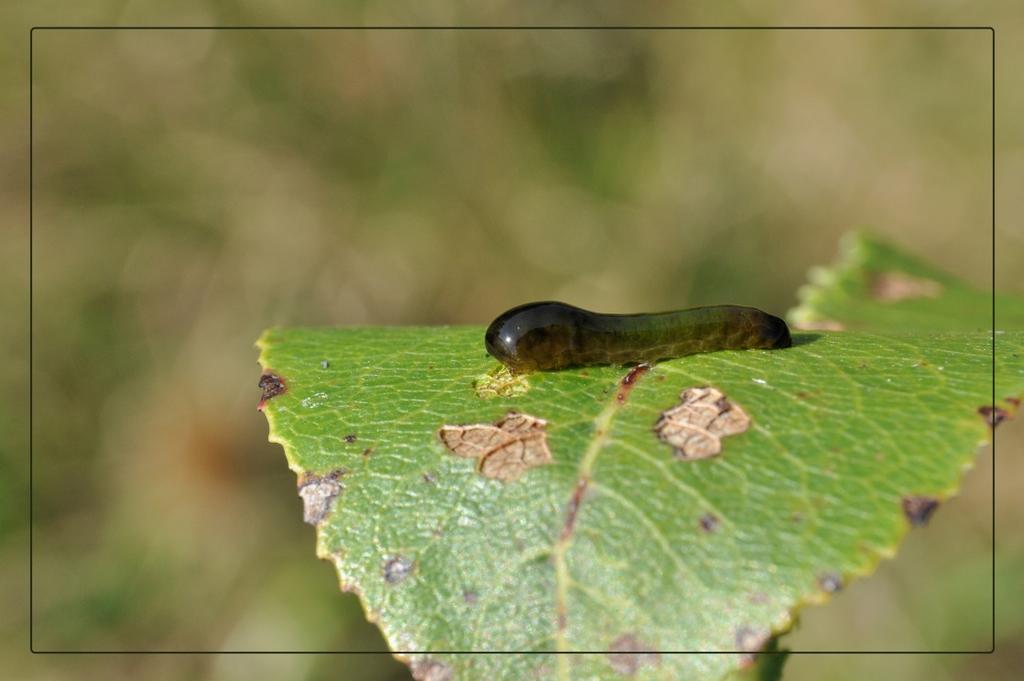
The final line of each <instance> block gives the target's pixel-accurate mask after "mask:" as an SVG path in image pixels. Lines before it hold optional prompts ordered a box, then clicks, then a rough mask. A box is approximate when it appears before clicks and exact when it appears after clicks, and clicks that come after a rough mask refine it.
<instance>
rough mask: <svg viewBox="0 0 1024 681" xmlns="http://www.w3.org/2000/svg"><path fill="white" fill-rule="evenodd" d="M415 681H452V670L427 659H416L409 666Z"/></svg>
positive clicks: (443, 664) (436, 661)
mask: <svg viewBox="0 0 1024 681" xmlns="http://www.w3.org/2000/svg"><path fill="white" fill-rule="evenodd" d="M409 667H410V669H411V671H412V678H414V679H416V681H452V679H453V678H454V677H453V676H452V668H451V667H449V666H448V665H446V664H445V663H444V662H439V661H438V660H432V659H430V658H429V657H418V658H416V659H415V660H413V661H412V664H411V665H409Z"/></svg>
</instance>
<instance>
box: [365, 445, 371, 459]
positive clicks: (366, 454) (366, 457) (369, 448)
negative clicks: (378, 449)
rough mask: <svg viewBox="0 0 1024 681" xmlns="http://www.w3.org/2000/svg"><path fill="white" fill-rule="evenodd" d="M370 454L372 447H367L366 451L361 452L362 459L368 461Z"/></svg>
mask: <svg viewBox="0 0 1024 681" xmlns="http://www.w3.org/2000/svg"><path fill="white" fill-rule="evenodd" d="M371 454H373V447H367V448H366V449H364V450H363V458H364V459H369V458H370V455H371Z"/></svg>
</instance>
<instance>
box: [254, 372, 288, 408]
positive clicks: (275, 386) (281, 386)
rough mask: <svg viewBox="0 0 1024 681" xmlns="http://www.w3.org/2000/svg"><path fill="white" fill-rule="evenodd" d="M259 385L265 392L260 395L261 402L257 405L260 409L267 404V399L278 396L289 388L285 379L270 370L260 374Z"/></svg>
mask: <svg viewBox="0 0 1024 681" xmlns="http://www.w3.org/2000/svg"><path fill="white" fill-rule="evenodd" d="M257 385H258V386H259V388H260V390H262V391H263V394H262V395H260V403H259V404H257V405H256V409H258V410H259V411H263V408H264V407H266V406H267V400H269V399H271V398H274V397H277V396H278V395H280V394H281V393H283V392H286V391H287V390H288V386H287V385H285V383H284V379H283V378H281V377H280V376H278V375H277V374H274V373H270V372H267V373H265V374H263V375H262V376H260V382H259V383H258V384H257Z"/></svg>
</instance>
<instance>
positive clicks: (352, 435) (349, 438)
mask: <svg viewBox="0 0 1024 681" xmlns="http://www.w3.org/2000/svg"><path fill="white" fill-rule="evenodd" d="M344 439H345V442H348V443H349V444H352V443H353V442H355V441H356V440H357V439H358V438H357V437H356V435H355V433H349V434H348V435H346V436H345V438H344Z"/></svg>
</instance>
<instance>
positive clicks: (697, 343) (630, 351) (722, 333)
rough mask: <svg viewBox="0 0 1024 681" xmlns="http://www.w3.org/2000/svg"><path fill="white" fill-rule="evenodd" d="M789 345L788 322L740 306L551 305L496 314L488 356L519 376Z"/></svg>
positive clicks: (529, 305)
mask: <svg viewBox="0 0 1024 681" xmlns="http://www.w3.org/2000/svg"><path fill="white" fill-rule="evenodd" d="M792 344H793V341H792V340H791V339H790V336H789V327H787V326H786V322H784V321H783V320H781V319H779V318H778V317H775V316H772V315H770V314H768V313H766V312H762V311H761V310H758V309H757V308H753V307H741V306H739V305H716V306H712V307H694V308H690V309H688V310H678V311H675V312H659V313H654V314H599V313H597V312H590V311H588V310H583V309H581V308H578V307H574V306H572V305H567V304H565V303H557V302H553V301H545V302H540V303H527V304H526V305H520V306H518V307H514V308H512V309H511V310H508V311H507V312H504V313H502V314H501V315H499V316H498V318H497V319H495V320H494V321H493V322H491V325H490V326H488V327H487V333H486V334H485V335H484V345H485V346H486V347H487V352H489V353H490V354H491V355H493V356H494V357H495V358H496V359H497V360H498V361H499V362H501V363H502V364H504V365H505V366H507V367H508V368H509V369H511V370H512V371H515V372H527V371H552V370H557V369H565V368H567V367H574V366H588V365H595V364H636V363H640V362H656V361H658V360H660V359H668V358H671V357H682V356H683V355H692V354H695V353H698V352H713V351H715V350H745V349H748V348H765V349H774V348H788V347H790V346H791V345H792Z"/></svg>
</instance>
